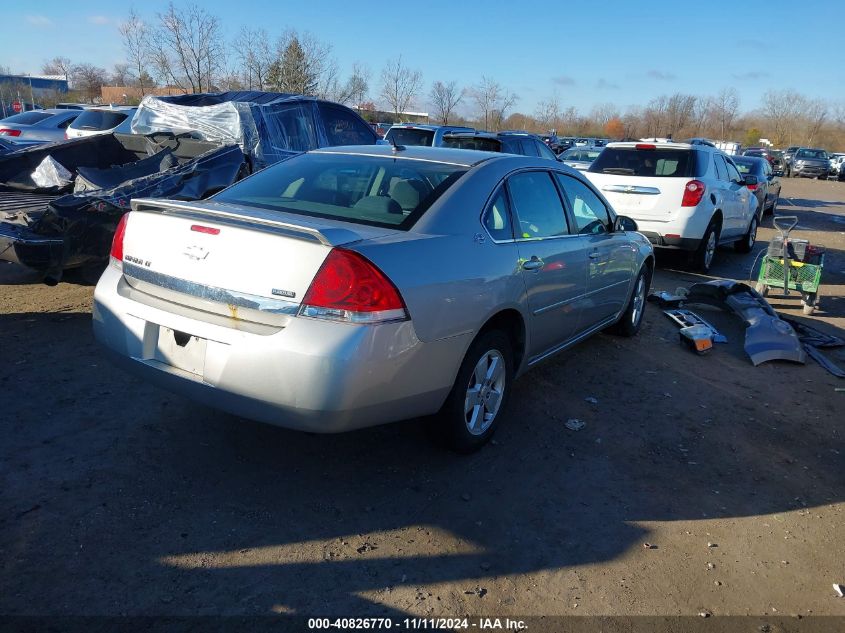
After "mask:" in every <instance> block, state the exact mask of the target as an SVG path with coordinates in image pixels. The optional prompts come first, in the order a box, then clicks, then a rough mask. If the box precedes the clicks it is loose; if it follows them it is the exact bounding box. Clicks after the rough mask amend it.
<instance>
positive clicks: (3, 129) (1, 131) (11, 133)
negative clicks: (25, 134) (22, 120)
mask: <svg viewBox="0 0 845 633" xmlns="http://www.w3.org/2000/svg"><path fill="white" fill-rule="evenodd" d="M0 134H2V135H3V136H20V135H21V131H20V130H14V129H12V128H8V127H0Z"/></svg>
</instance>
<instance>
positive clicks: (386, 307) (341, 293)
mask: <svg viewBox="0 0 845 633" xmlns="http://www.w3.org/2000/svg"><path fill="white" fill-rule="evenodd" d="M300 313H301V314H303V315H304V316H310V317H317V318H323V319H331V320H336V321H348V322H352V323H377V322H380V321H394V320H400V319H405V318H407V313H406V312H405V303H404V301H402V297H401V296H399V291H398V290H397V289H396V286H394V285H393V283H392V282H391V281H390V280H389V279H388V278H387V277H386V276H385V274H384V273H383V272H381V271H380V270H379V269H378V268H376V266H375V265H374V264H373V263H372V262H370V261H369V260H368V259H366V258H365V257H364V256H362V255H359V254H358V253H356V252H354V251H348V250H346V249H342V248H335V249H333V250H332V251H331V252H330V253H329V255H328V257H326V259H325V261H324V262H323V265H322V266H320V270H318V271H317V275H316V276H315V277H314V280H313V281H312V282H311V286H310V287H309V288H308V291H307V292H306V293H305V297H303V299H302V309H301V311H300Z"/></svg>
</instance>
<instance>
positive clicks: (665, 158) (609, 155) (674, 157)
mask: <svg viewBox="0 0 845 633" xmlns="http://www.w3.org/2000/svg"><path fill="white" fill-rule="evenodd" d="M693 156H694V152H692V150H688V149H635V148H633V147H606V148H605V149H604V151H603V152H602V153H601V154H599V157H598V158H596V160H595V161H593V164H592V165H590V169H589V171H591V172H594V173H599V174H618V175H620V176H647V177H651V178H655V177H657V178H660V177H665V178H672V177H684V178H690V177H692V175H693V173H694V171H695V166H694V165H693V163H694V162H695V161H694V159H693Z"/></svg>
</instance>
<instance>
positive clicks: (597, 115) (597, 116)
mask: <svg viewBox="0 0 845 633" xmlns="http://www.w3.org/2000/svg"><path fill="white" fill-rule="evenodd" d="M590 118H591V119H593V121H595V123H596V125H597V126H598V127H600V128H601V129H604V128H605V126H606V125H607V124H608V123H609V122H610V121H612V120H613V119H618V118H619V108H617V107H616V105H614V104H613V103H600V104H599V105H597V106H595V107H594V108H593V109H592V111H591V112H590Z"/></svg>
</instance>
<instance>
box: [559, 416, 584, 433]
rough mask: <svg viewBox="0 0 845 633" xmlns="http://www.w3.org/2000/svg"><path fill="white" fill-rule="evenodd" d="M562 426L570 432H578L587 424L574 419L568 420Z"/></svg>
mask: <svg viewBox="0 0 845 633" xmlns="http://www.w3.org/2000/svg"><path fill="white" fill-rule="evenodd" d="M564 426H565V427H566V428H568V429H569V430H570V431H580V430H581V429H583V428H584V427H585V426H587V423H586V422H584V421H583V420H578V419H576V418H570V419H568V420H567V421H566V423H565V424H564Z"/></svg>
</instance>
